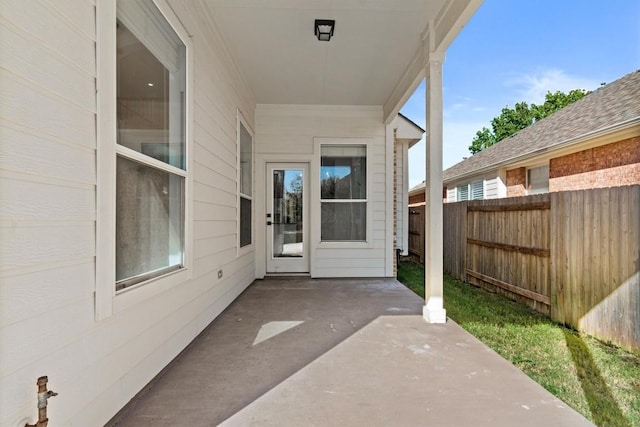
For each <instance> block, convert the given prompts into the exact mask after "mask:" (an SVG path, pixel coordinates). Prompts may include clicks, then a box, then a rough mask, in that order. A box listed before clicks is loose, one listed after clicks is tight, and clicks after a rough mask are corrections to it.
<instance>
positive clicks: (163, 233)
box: [116, 157, 184, 289]
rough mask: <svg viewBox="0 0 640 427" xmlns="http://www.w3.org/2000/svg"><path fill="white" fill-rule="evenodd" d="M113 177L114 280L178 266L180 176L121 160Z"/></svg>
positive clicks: (181, 214)
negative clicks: (114, 221)
mask: <svg viewBox="0 0 640 427" xmlns="http://www.w3.org/2000/svg"><path fill="white" fill-rule="evenodd" d="M116 175H117V178H116V203H117V206H118V209H117V210H116V280H117V281H118V282H119V283H121V282H123V281H128V282H131V283H135V282H137V281H138V280H136V278H139V279H140V280H144V279H145V278H148V277H147V276H149V275H151V276H154V275H158V274H162V273H163V272H165V270H167V269H178V268H181V267H182V263H183V253H184V249H183V248H184V236H183V226H182V224H183V221H184V219H183V218H184V206H183V204H182V201H183V194H184V178H182V177H180V176H177V175H173V174H171V173H168V172H165V171H162V170H159V169H155V168H153V167H149V166H146V165H143V164H141V163H137V162H134V161H131V160H128V159H125V158H123V157H118V160H117V172H116ZM122 287H124V285H118V286H117V288H118V289H120V288H122Z"/></svg>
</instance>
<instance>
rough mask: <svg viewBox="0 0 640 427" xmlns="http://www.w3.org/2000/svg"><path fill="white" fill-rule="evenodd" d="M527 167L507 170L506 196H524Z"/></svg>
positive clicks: (525, 193)
mask: <svg viewBox="0 0 640 427" xmlns="http://www.w3.org/2000/svg"><path fill="white" fill-rule="evenodd" d="M526 188H527V168H524V167H522V168H516V169H510V170H508V171H507V197H519V196H526V195H527V192H526Z"/></svg>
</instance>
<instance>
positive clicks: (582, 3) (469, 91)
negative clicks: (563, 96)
mask: <svg viewBox="0 0 640 427" xmlns="http://www.w3.org/2000/svg"><path fill="white" fill-rule="evenodd" d="M638 68H640V1H639V0H608V1H602V0H531V1H521V0H485V1H484V3H483V4H482V6H480V9H479V10H478V11H477V13H476V14H475V15H474V16H473V18H472V19H471V21H470V22H469V23H468V25H467V26H466V27H465V28H464V29H463V30H462V31H461V33H460V34H459V35H458V37H457V38H456V40H454V42H453V43H452V44H451V46H450V47H449V49H448V50H447V54H446V60H445V62H444V66H443V90H444V154H443V167H444V168H445V169H446V168H448V167H450V166H452V165H454V164H456V163H458V162H459V161H462V160H463V157H468V156H470V153H469V150H468V148H467V147H468V146H469V145H471V140H472V139H473V137H474V136H475V133H476V131H478V130H480V129H481V128H482V127H483V126H486V127H488V128H490V121H491V119H492V118H493V117H495V116H497V115H499V114H500V110H501V109H502V108H503V107H505V106H509V107H513V105H514V104H515V103H516V102H520V101H527V102H528V103H532V102H533V103H542V102H543V101H544V95H545V94H546V93H547V92H548V91H552V92H554V91H556V90H561V91H569V90H571V89H577V88H580V89H589V90H593V89H596V88H598V87H599V86H600V83H602V82H606V83H610V82H612V81H614V80H616V79H618V78H620V77H622V76H624V75H625V74H627V73H629V72H631V71H634V70H637V69H638ZM424 91H425V89H424V82H423V83H422V84H421V85H420V87H419V88H418V89H417V90H416V92H415V94H414V95H413V96H412V97H411V98H410V99H409V100H408V101H407V103H406V104H405V106H404V107H403V108H402V110H401V111H402V113H403V114H404V115H406V116H407V117H409V118H410V119H412V120H413V121H415V122H416V123H417V124H419V125H420V126H423V127H424V123H425V95H424ZM424 154H425V145H424V140H423V141H421V142H419V143H418V144H416V145H415V146H414V147H413V148H411V149H410V151H409V185H410V186H411V187H413V186H414V185H416V184H418V183H420V182H422V181H423V180H424V176H425V165H424V164H425V159H424Z"/></svg>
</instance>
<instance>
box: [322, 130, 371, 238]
mask: <svg viewBox="0 0 640 427" xmlns="http://www.w3.org/2000/svg"><path fill="white" fill-rule="evenodd" d="M371 143H372V140H371V138H324V137H323V138H314V150H315V153H316V155H315V164H314V165H313V168H314V169H315V172H314V174H317V175H316V178H315V179H312V182H311V183H310V184H311V185H312V190H313V193H314V194H316V195H317V196H315V197H313V205H314V208H313V210H312V211H311V214H312V215H317V216H315V219H314V218H312V220H311V221H312V223H311V225H312V227H313V228H314V233H313V234H314V238H313V241H314V242H315V245H316V246H317V247H318V248H321V249H334V248H335V249H338V248H349V249H356V248H370V247H372V242H373V240H374V239H373V234H372V233H373V227H372V224H373V217H372V215H373V213H372V201H371V194H372V193H371V191H372V185H373V180H372V175H373V171H372V165H373V164H372V159H371V156H372V154H371V153H372V147H371ZM323 145H346V146H349V145H351V146H356V145H361V146H364V147H365V156H366V161H365V164H366V173H367V176H366V182H367V191H366V197H365V198H364V199H338V201H336V199H322V198H321V192H320V188H321V186H320V181H321V179H322V177H321V176H320V171H321V165H322V146H323ZM323 201H329V202H337V203H341V202H343V203H344V202H354V201H355V202H362V203H365V204H366V208H365V211H366V213H367V220H366V224H365V233H366V236H365V240H342V241H336V240H325V241H323V240H322V235H321V234H322V230H321V225H322V224H321V223H322V216H321V207H322V202H323ZM314 211H315V212H314Z"/></svg>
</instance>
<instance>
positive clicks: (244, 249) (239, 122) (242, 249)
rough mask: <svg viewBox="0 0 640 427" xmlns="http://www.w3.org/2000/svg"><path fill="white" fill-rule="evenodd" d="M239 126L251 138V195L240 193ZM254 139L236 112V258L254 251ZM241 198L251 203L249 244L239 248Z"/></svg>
mask: <svg viewBox="0 0 640 427" xmlns="http://www.w3.org/2000/svg"><path fill="white" fill-rule="evenodd" d="M240 126H243V127H244V128H245V130H246V131H247V133H248V134H249V136H251V194H244V193H242V191H241V190H242V189H241V188H240V187H241V179H242V170H241V162H240V161H241V158H240V156H241V150H242V147H241V141H240V138H241V132H240ZM255 141H256V137H255V133H254V132H253V129H252V128H251V126H249V124H248V123H247V120H246V119H245V117H244V115H243V114H242V112H241V111H240V110H237V114H236V148H237V151H236V158H237V165H236V166H237V167H236V172H237V173H236V177H237V180H236V181H237V191H236V193H237V201H236V203H237V204H236V206H237V209H238V211H237V216H236V218H237V226H236V232H237V239H236V243H237V251H236V256H238V257H239V256H242V255H244V254H245V253H247V252H251V251H253V250H254V248H255V243H256V235H255V233H256V230H255V228H256V227H255V200H256V195H255V192H256V188H255V169H256V143H255ZM242 198H244V199H245V200H250V201H251V243H249V244H247V245H244V246H241V245H240V232H241V229H242V224H241V220H242V218H241V212H240V209H241V207H240V204H241V202H242Z"/></svg>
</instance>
